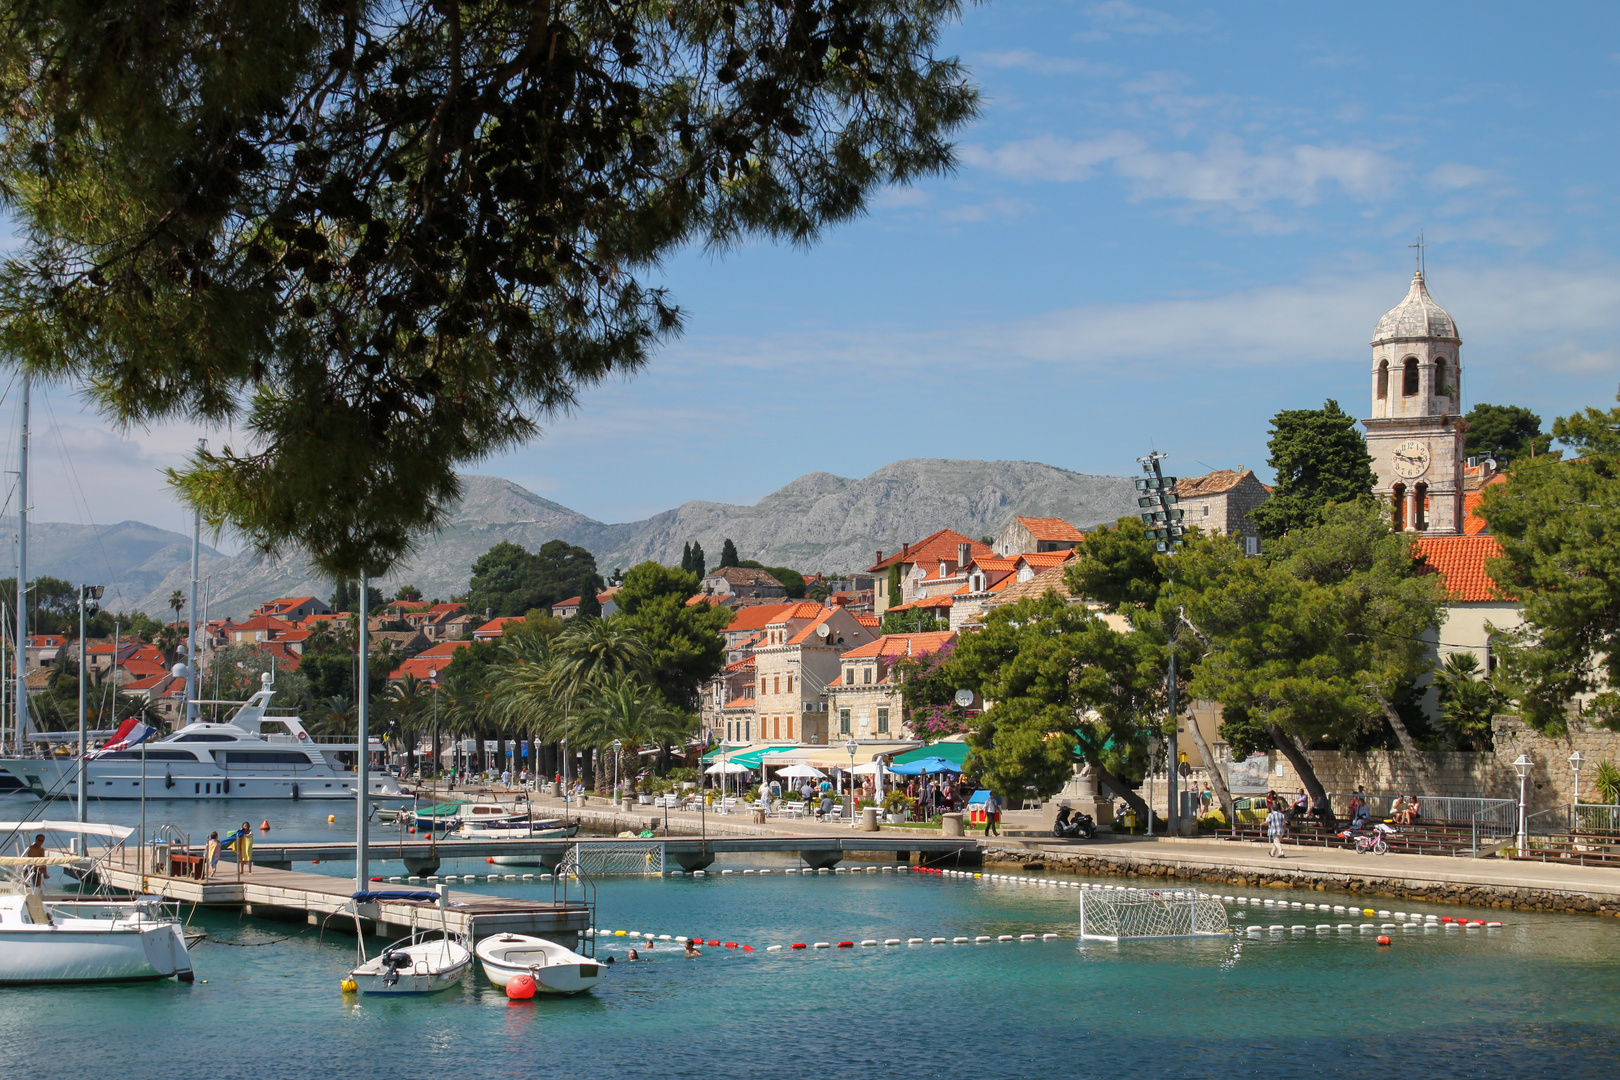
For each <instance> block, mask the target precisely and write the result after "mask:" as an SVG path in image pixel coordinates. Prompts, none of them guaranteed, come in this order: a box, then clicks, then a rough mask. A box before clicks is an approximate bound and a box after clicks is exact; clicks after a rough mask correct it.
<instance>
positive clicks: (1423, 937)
mask: <svg viewBox="0 0 1620 1080" xmlns="http://www.w3.org/2000/svg"><path fill="white" fill-rule="evenodd" d="M34 809H35V804H34V803H33V800H31V799H27V798H20V797H11V798H5V799H0V813H3V814H4V815H5V816H6V817H8V818H11V819H15V818H17V817H20V816H23V815H24V814H26V813H28V812H29V811H30V810H34ZM267 813H268V814H270V815H271V818H272V830H271V834H270V835H271V836H272V837H273V838H275V839H279V840H318V839H329V838H334V837H336V836H349V835H352V832H353V816H352V810H349V809H348V808H347V807H332V806H330V805H327V806H319V805H315V804H286V803H281V804H265V803H217V804H209V803H183V804H181V803H175V804H159V803H152V804H149V805H148V806H147V823H148V825H149V826H155V825H156V824H159V823H175V824H178V825H180V826H181V827H182V829H185V830H187V831H189V832H190V833H191V835H192V838H193V841H194V842H198V843H200V842H201V841H202V839H203V838H205V837H206V836H207V832H208V831H209V830H211V829H218V830H219V831H220V832H221V834H224V833H225V832H227V831H229V830H230V829H231V828H234V827H236V826H237V825H240V823H241V822H242V821H243V820H252V821H253V824H254V825H255V826H257V825H258V824H259V821H260V819H262V818H263V817H264V816H265V815H266V814H267ZM328 813H335V814H336V815H337V818H338V820H337V822H335V823H332V824H330V825H329V824H328V823H327V821H326V815H327V814H328ZM138 814H139V806H138V804H128V803H125V804H116V803H108V804H101V805H99V806H98V807H97V808H96V811H95V813H94V814H93V815H92V816H93V817H95V818H97V819H98V820H110V821H118V822H124V823H134V822H135V820H136V819H137V818H138ZM45 816H49V817H67V816H71V807H70V804H66V803H58V804H56V806H55V807H53V808H52V809H51V811H50V812H49V813H48V814H47V815H45ZM451 850H453V842H452V843H451V844H447V845H446V851H447V853H448V852H449V851H451ZM793 865H795V862H794V860H793V859H791V858H790V857H788V856H776V857H766V856H755V857H750V858H749V859H747V860H741V859H739V860H737V861H732V862H728V861H725V860H724V859H723V860H722V861H721V862H719V863H717V864H716V865H715V867H714V869H715V870H720V869H733V870H736V871H739V873H734V874H720V873H712V874H710V875H708V876H706V877H703V878H692V877H666V878H656V877H650V878H610V879H602V880H600V881H599V883H598V891H597V901H598V913H597V918H596V922H597V925H598V926H599V927H602V928H604V929H607V930H613V929H625V930H634V931H638V932H641V933H647V934H654V935H658V934H669V935H687V936H693V937H702V938H705V939H718V940H721V941H734V942H737V943H739V944H742V945H751V946H753V947H754V951H753V952H745V951H743V950H741V949H726V948H724V947H718V948H707V947H706V948H705V950H704V955H703V956H702V957H700V958H696V959H688V958H685V957H683V956H682V955H681V954H680V950H679V947H678V946H676V945H673V944H672V943H670V942H660V943H659V944H658V946H657V947H656V948H655V949H654V950H653V951H652V952H651V954H650V955H648V956H646V957H645V958H644V959H643V960H641V961H639V962H635V963H628V962H625V951H626V949H627V948H628V946H629V941H628V939H626V938H608V937H602V938H599V939H598V955H599V956H602V957H605V956H606V955H609V954H611V955H613V956H614V957H615V959H616V960H618V961H619V962H618V963H616V964H615V965H614V967H613V969H612V971H611V972H610V973H609V975H608V977H607V978H606V979H605V980H604V981H603V983H602V985H601V986H600V987H599V988H598V989H597V990H596V992H595V993H593V994H590V995H583V996H580V997H575V998H539V999H536V1000H534V1001H529V1002H509V1001H508V1000H507V999H506V998H505V997H504V996H503V995H502V994H501V993H500V992H499V991H497V990H495V989H494V988H493V987H491V986H490V985H489V984H488V983H487V982H486V981H485V980H484V979H483V977H482V976H481V975H479V974H476V973H475V974H469V975H468V976H467V977H466V978H465V979H464V981H463V983H462V985H461V986H460V987H459V988H458V989H454V990H451V991H449V992H446V993H443V994H439V995H435V996H433V997H429V998H420V999H399V998H395V999H375V998H357V997H355V996H353V995H348V996H345V995H344V994H342V993H341V992H340V990H339V985H338V984H339V981H340V980H341V979H342V978H343V976H344V974H345V973H346V972H347V970H348V969H349V968H350V967H351V966H353V963H354V961H355V941H354V938H353V937H352V935H345V934H342V933H335V932H332V931H328V932H327V933H326V934H325V935H324V937H323V936H322V934H321V933H320V931H319V930H318V929H317V928H315V927H304V926H298V925H294V924H289V923H277V922H270V921H265V920H257V919H253V918H244V917H239V916H238V915H236V914H234V913H230V914H226V913H220V912H203V911H198V912H195V913H192V914H190V916H189V917H190V920H191V921H192V922H193V924H195V926H196V927H197V928H199V929H202V930H204V931H206V932H207V934H208V940H207V941H206V942H205V943H203V944H201V945H198V946H197V947H196V948H195V949H194V950H193V959H194V963H195V966H196V970H197V973H198V979H199V981H198V982H197V983H195V984H193V985H190V986H186V985H181V984H179V983H175V982H173V981H166V982H159V983H150V984H140V985H130V986H112V987H73V988H53V989H17V988H14V989H3V990H0V1003H3V1007H0V1055H3V1057H0V1060H4V1061H5V1062H6V1073H7V1074H8V1075H13V1076H52V1075H63V1074H71V1075H74V1076H88V1077H102V1076H107V1077H118V1078H120V1080H123V1078H144V1077H149V1076H150V1077H157V1076H163V1077H173V1076H182V1077H186V1076H203V1077H208V1078H209V1080H228V1078H236V1077H243V1078H248V1077H251V1078H254V1080H265V1078H267V1077H283V1076H286V1077H309V1076H339V1075H341V1076H344V1077H357V1078H370V1077H377V1078H385V1077H387V1078H394V1077H403V1078H415V1077H424V1078H427V1077H433V1078H438V1077H460V1076H465V1077H471V1078H478V1080H488V1078H505V1077H514V1078H515V1077H525V1078H527V1077H536V1076H541V1077H549V1076H559V1077H560V1076H567V1077H575V1078H594V1077H618V1076H633V1077H640V1076H647V1077H712V1076H716V1075H719V1076H771V1075H782V1076H789V1077H818V1076H820V1077H825V1076H833V1077H844V1076H848V1077H869V1076H882V1075H888V1074H897V1075H909V1074H916V1073H925V1074H933V1073H938V1072H943V1071H949V1072H950V1073H952V1074H954V1075H965V1076H984V1077H989V1076H996V1077H1001V1076H1010V1077H1048V1076H1050V1077H1110V1078H1114V1077H1120V1076H1131V1077H1144V1076H1149V1077H1151V1076H1165V1077H1172V1076H1174V1077H1181V1076H1209V1075H1220V1074H1232V1075H1254V1076H1266V1077H1328V1076H1349V1075H1354V1076H1357V1077H1361V1078H1368V1077H1385V1076H1409V1077H1425V1078H1426V1077H1434V1076H1468V1077H1522V1076H1531V1075H1544V1076H1562V1077H1587V1076H1592V1077H1597V1076H1609V1075H1612V1074H1613V1071H1614V1062H1615V1061H1616V1060H1617V1059H1620V1013H1617V1010H1616V1009H1615V1007H1614V1003H1615V1002H1616V1000H1620V922H1617V921H1616V920H1613V919H1598V918H1593V917H1584V916H1582V917H1578V916H1558V915H1536V914H1527V913H1519V912H1505V913H1496V914H1497V915H1499V916H1500V917H1501V918H1502V920H1503V922H1504V923H1505V924H1506V925H1504V926H1503V927H1502V928H1501V929H1493V930H1488V931H1484V930H1479V931H1445V932H1440V931H1433V930H1407V931H1394V932H1392V933H1393V935H1394V943H1393V945H1392V946H1391V947H1389V948H1379V947H1378V946H1376V945H1375V944H1374V942H1373V940H1372V938H1371V936H1370V935H1367V934H1361V933H1351V934H1337V933H1335V934H1315V933H1309V934H1298V933H1282V934H1273V933H1267V934H1264V935H1261V936H1252V935H1241V934H1240V935H1235V936H1233V937H1231V938H1221V939H1208V940H1192V941H1188V940H1176V941H1138V942H1127V943H1121V944H1119V945H1113V944H1106V943H1085V944H1081V943H1079V942H1078V941H1077V940H1076V939H1075V934H1076V931H1077V927H1078V895H1079V894H1078V892H1077V891H1076V890H1071V889H1053V888H1038V887H1034V886H1031V885H1027V884H1012V883H1003V882H998V881H994V880H989V879H984V878H980V879H973V878H951V877H943V876H937V875H913V874H897V873H876V874H866V873H856V874H820V875H798V874H795V875H788V874H784V873H782V870H784V869H786V868H787V867H789V866H793ZM846 865H849V866H860V867H864V866H871V865H882V864H875V863H858V862H852V863H848V864H846ZM223 869H224V866H223V865H222V870H223ZM298 869H301V870H320V871H325V872H330V873H337V874H348V873H352V872H353V866H352V864H331V865H322V866H318V867H313V866H300V867H298ZM487 869H489V868H488V867H486V865H485V864H484V862H483V860H481V859H479V860H470V859H469V860H458V861H450V862H447V863H446V864H445V866H444V869H443V872H444V873H447V874H448V873H457V874H466V873H483V872H484V871H485V870H487ZM744 869H755V870H758V869H769V870H771V871H772V873H771V874H769V875H760V874H758V873H755V874H747V875H745V874H742V873H740V871H742V870H744ZM373 872H374V873H379V874H384V875H386V874H399V873H402V872H403V871H402V869H401V867H400V866H399V864H398V863H391V862H388V861H383V862H381V863H380V864H378V865H376V866H374V870H373ZM1066 880H1073V879H1066ZM454 888H456V889H458V890H460V889H469V890H477V891H481V892H492V893H498V894H500V895H503V896H513V897H529V898H537V899H549V898H550V896H551V886H550V884H548V883H538V882H535V883H527V884H525V883H522V882H501V883H495V884H476V885H457V886H454ZM1232 891H1234V892H1239V891H1243V890H1237V889H1235V888H1234V889H1233V890H1232ZM1267 893H1268V895H1270V896H1272V897H1273V898H1274V899H1279V900H1285V901H1286V900H1299V901H1302V902H1305V901H1308V902H1311V903H1317V904H1320V903H1324V902H1326V903H1335V902H1336V903H1346V902H1347V901H1348V902H1358V901H1353V900H1351V898H1347V897H1343V896H1335V895H1334V894H1330V893H1312V892H1304V893H1290V892H1288V891H1285V890H1267ZM1362 902H1365V901H1359V902H1358V906H1359V903H1362ZM1392 905H1395V906H1399V907H1401V908H1403V909H1406V910H1412V911H1416V912H1418V913H1427V912H1433V913H1435V914H1440V915H1456V914H1464V913H1465V912H1464V911H1463V910H1461V909H1457V908H1450V907H1447V906H1445V905H1435V904H1423V903H1421V902H1418V901H1408V902H1402V903H1399V904H1396V902H1395V901H1389V900H1384V901H1376V902H1373V903H1372V906H1374V907H1389V906H1392ZM1230 910H1231V914H1232V919H1233V922H1234V924H1249V923H1260V924H1271V923H1276V922H1286V923H1289V924H1293V923H1301V922H1303V923H1310V924H1315V923H1316V922H1319V921H1330V922H1334V923H1337V922H1341V921H1343V919H1342V918H1340V917H1332V916H1321V917H1318V916H1317V913H1306V914H1305V915H1304V916H1303V917H1302V916H1300V914H1299V913H1298V912H1292V913H1290V914H1288V915H1286V916H1282V915H1273V914H1272V909H1268V908H1263V907H1258V906H1254V905H1242V904H1238V905H1232V906H1231V908H1230ZM1466 913H1467V914H1470V915H1478V916H1481V917H1490V914H1489V913H1485V912H1477V911H1470V912H1466ZM1353 921H1360V920H1359V919H1358V920H1353ZM1050 933H1056V934H1058V935H1060V937H1059V938H1058V939H1055V940H1037V941H1019V940H1014V941H1011V942H990V943H983V944H947V945H932V944H924V945H900V946H887V947H884V946H878V947H865V948H863V947H859V946H857V947H856V948H852V949H838V948H832V949H823V950H818V949H807V950H803V951H794V950H790V949H783V950H782V951H776V952H772V951H767V947H768V946H771V945H784V946H787V945H792V944H795V943H801V942H803V943H814V942H818V941H824V942H830V943H833V944H834V945H836V943H838V942H840V941H855V942H860V941H862V940H865V939H875V940H878V941H883V940H885V939H890V938H898V939H900V940H902V941H905V940H906V939H908V938H915V937H920V938H925V939H928V938H934V937H945V938H954V937H968V938H974V937H978V936H980V935H988V936H990V937H992V938H995V937H998V936H1000V935H1013V936H1014V937H1015V938H1016V937H1017V936H1018V935H1023V934H1036V935H1040V934H1050ZM379 943H380V939H371V940H369V941H368V947H369V948H371V949H373V950H374V949H375V948H376V946H377V945H378V944H379Z"/></svg>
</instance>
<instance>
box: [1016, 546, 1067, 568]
mask: <svg viewBox="0 0 1620 1080" xmlns="http://www.w3.org/2000/svg"><path fill="white" fill-rule="evenodd" d="M1072 558H1074V552H1072V551H1027V552H1025V553H1024V554H1022V555H1020V556H1018V561H1019V562H1022V563H1024V564H1025V565H1027V566H1030V567H1033V568H1034V569H1036V570H1045V569H1047V568H1048V567H1052V566H1062V565H1063V564H1064V563H1066V562H1068V561H1069V560H1070V559H1072Z"/></svg>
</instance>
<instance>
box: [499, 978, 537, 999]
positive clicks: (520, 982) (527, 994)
mask: <svg viewBox="0 0 1620 1080" xmlns="http://www.w3.org/2000/svg"><path fill="white" fill-rule="evenodd" d="M506 996H507V997H509V998H511V999H512V1000H513V1001H527V1000H529V999H530V998H532V997H534V978H533V976H530V975H514V976H512V981H511V982H508V983H507V984H506Z"/></svg>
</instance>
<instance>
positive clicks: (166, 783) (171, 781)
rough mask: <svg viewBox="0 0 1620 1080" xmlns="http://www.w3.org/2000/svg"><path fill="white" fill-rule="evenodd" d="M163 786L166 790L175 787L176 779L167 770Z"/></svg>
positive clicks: (164, 774)
mask: <svg viewBox="0 0 1620 1080" xmlns="http://www.w3.org/2000/svg"><path fill="white" fill-rule="evenodd" d="M163 786H164V787H166V788H171V787H174V777H173V776H172V775H170V774H169V772H168V771H167V770H164V773H163Z"/></svg>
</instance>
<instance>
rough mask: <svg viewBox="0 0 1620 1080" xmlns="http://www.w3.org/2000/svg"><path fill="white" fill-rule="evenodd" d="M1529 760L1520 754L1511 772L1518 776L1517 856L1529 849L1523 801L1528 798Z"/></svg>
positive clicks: (1530, 763)
mask: <svg viewBox="0 0 1620 1080" xmlns="http://www.w3.org/2000/svg"><path fill="white" fill-rule="evenodd" d="M1532 764H1533V762H1531V760H1530V759H1529V758H1527V757H1525V756H1524V755H1523V754H1520V755H1519V756H1518V758H1516V759H1515V760H1514V762H1513V771H1514V772H1516V773H1518V774H1519V854H1520V855H1523V854H1524V851H1525V848H1527V847H1529V842H1528V836H1527V835H1526V834H1527V833H1528V822H1527V821H1526V819H1525V800H1526V799H1527V798H1528V796H1529V785H1530V767H1531V765H1532Z"/></svg>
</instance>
